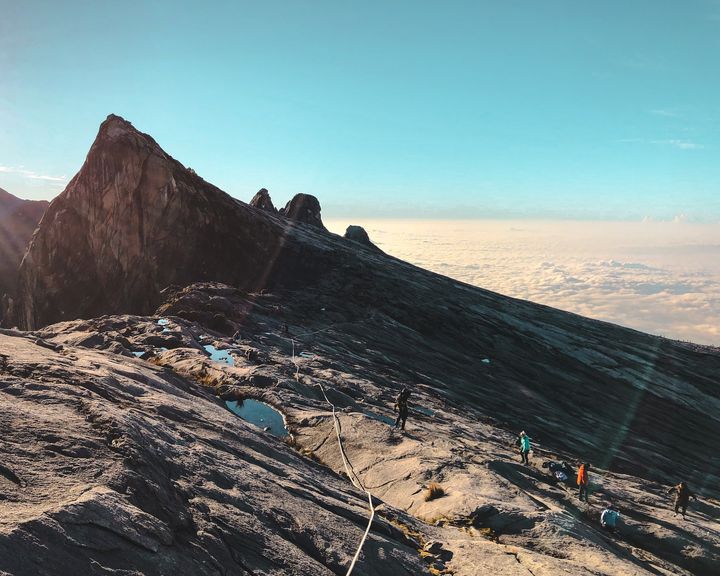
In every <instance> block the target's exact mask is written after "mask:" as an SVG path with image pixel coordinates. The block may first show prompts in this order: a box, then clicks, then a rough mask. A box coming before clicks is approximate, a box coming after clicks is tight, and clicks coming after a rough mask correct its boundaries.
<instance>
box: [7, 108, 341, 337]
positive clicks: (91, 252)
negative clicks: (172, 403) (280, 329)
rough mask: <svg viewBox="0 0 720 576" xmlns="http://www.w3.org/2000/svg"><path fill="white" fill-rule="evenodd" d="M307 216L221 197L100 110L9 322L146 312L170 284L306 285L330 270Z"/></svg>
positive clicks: (27, 267)
mask: <svg viewBox="0 0 720 576" xmlns="http://www.w3.org/2000/svg"><path fill="white" fill-rule="evenodd" d="M308 198H310V197H308ZM293 206H297V210H296V209H293V210H292V213H293V214H294V215H295V217H296V218H298V219H303V218H304V220H303V221H310V220H311V218H310V214H313V215H317V216H318V218H319V206H318V205H317V201H315V202H311V201H309V200H307V199H306V200H303V201H298V202H296V203H295V204H293ZM311 223H313V222H311ZM316 224H317V222H314V225H313V226H302V227H298V226H293V225H291V224H290V223H289V222H287V220H285V219H282V218H278V217H274V216H273V215H272V214H270V213H265V212H261V211H258V210H254V209H252V208H250V207H249V206H248V205H247V204H244V203H242V202H240V201H238V200H235V199H233V198H231V197H230V196H228V195H227V194H225V193H224V192H222V191H221V190H219V189H218V188H216V187H215V186H213V185H211V184H209V183H207V182H205V181H204V180H203V179H202V178H200V177H199V176H198V175H197V174H196V173H195V172H194V171H192V170H188V169H186V168H185V167H184V166H183V165H181V164H180V163H179V162H177V161H176V160H174V159H173V158H171V157H170V156H169V155H168V154H166V153H165V152H164V151H163V150H162V149H161V148H160V146H158V144H157V143H156V142H155V140H153V139H152V138H151V137H150V136H148V135H146V134H143V133H141V132H139V131H138V130H136V129H135V128H134V127H133V126H132V125H131V124H130V123H129V122H127V121H125V120H124V119H122V118H120V117H118V116H113V115H111V116H109V117H108V119H107V120H106V121H105V122H103V124H102V125H101V127H100V131H99V133H98V135H97V138H96V140H95V142H94V143H93V145H92V147H91V149H90V152H89V154H88V156H87V159H86V160H85V163H84V165H83V167H82V169H81V170H80V172H79V173H78V174H77V175H76V176H75V177H74V178H73V179H72V181H71V182H70V183H69V184H68V186H67V188H66V189H65V191H64V192H63V193H62V194H60V195H59V196H58V197H57V198H56V199H55V200H53V202H52V203H51V204H50V207H49V208H48V210H47V213H46V217H45V218H44V219H43V223H42V225H41V226H40V228H39V229H38V232H37V234H36V235H35V237H34V239H33V241H32V242H31V244H30V247H29V249H28V252H27V255H26V257H25V259H24V261H23V263H22V266H21V268H20V280H19V290H18V292H19V302H18V304H17V306H16V313H15V318H14V319H13V320H14V321H15V322H16V323H17V324H18V325H19V326H21V327H25V328H33V327H37V326H43V325H47V324H49V323H53V322H57V321H60V320H64V319H72V318H78V317H82V318H89V317H92V316H97V315H100V314H104V313H108V312H115V313H117V312H135V313H149V312H151V311H152V310H154V309H155V307H156V306H157V305H158V303H159V302H160V291H161V290H163V289H164V288H165V287H167V286H168V285H171V284H177V285H180V286H184V285H186V284H188V283H190V282H195V281H203V280H218V281H223V282H226V283H228V284H232V285H235V286H239V287H242V288H244V289H248V290H256V289H258V290H259V289H261V288H266V287H271V286H274V285H277V284H288V285H292V284H296V285H297V284H299V283H303V282H308V281H311V280H312V279H313V278H314V277H316V276H317V275H319V274H321V273H322V272H323V271H326V270H328V269H330V268H332V263H329V262H327V261H325V260H326V259H324V258H323V254H326V253H327V249H325V248H324V247H322V246H319V245H318V242H317V241H316V239H315V238H314V236H316V234H315V233H314V231H315V230H316V227H315V225H316Z"/></svg>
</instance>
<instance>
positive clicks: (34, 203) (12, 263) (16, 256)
mask: <svg viewBox="0 0 720 576" xmlns="http://www.w3.org/2000/svg"><path fill="white" fill-rule="evenodd" d="M48 205H49V203H48V202H45V201H44V200H22V199H20V198H16V197H15V196H13V195H12V194H10V193H9V192H6V191H5V190H3V189H1V188H0V298H2V296H3V294H7V296H8V297H13V296H14V295H15V290H16V288H17V275H18V266H20V261H21V260H22V257H23V255H24V254H25V251H26V250H27V247H28V243H29V242H30V238H31V237H32V234H33V232H34V231H35V229H36V228H37V226H38V224H39V223H40V219H41V218H42V215H43V214H44V213H45V210H46V209H47V207H48ZM2 308H3V307H2V306H0V320H2V317H3V310H2Z"/></svg>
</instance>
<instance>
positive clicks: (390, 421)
mask: <svg viewBox="0 0 720 576" xmlns="http://www.w3.org/2000/svg"><path fill="white" fill-rule="evenodd" d="M363 414H365V416H367V417H368V418H372V419H373V420H377V421H378V422H384V423H385V424H389V425H390V426H393V425H394V424H395V419H394V418H390V416H385V415H384V414H375V412H363Z"/></svg>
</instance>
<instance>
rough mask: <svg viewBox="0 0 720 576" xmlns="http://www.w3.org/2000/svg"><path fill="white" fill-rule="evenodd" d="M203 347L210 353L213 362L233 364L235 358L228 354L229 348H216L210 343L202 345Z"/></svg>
mask: <svg viewBox="0 0 720 576" xmlns="http://www.w3.org/2000/svg"><path fill="white" fill-rule="evenodd" d="M203 348H205V351H206V352H207V353H208V354H210V360H213V361H214V362H222V363H223V364H229V365H230V366H235V360H234V359H233V357H232V356H230V350H218V349H217V348H215V346H213V345H212V344H208V345H207V346H203Z"/></svg>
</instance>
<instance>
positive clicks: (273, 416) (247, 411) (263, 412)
mask: <svg viewBox="0 0 720 576" xmlns="http://www.w3.org/2000/svg"><path fill="white" fill-rule="evenodd" d="M225 405H226V406H227V407H228V408H229V409H230V410H231V411H232V412H234V413H235V414H237V415H238V416H240V418H242V419H243V420H245V421H247V422H250V423H251V424H254V425H255V426H257V427H258V428H262V429H263V430H266V431H267V432H270V434H272V435H273V436H278V437H279V438H283V437H285V436H287V435H288V429H287V428H286V427H285V421H284V420H283V417H282V414H280V412H278V411H277V410H275V408H273V407H272V406H269V405H268V404H264V403H263V402H258V401H257V400H245V401H244V402H243V403H242V404H240V405H239V406H238V403H237V401H236V400H228V401H227V402H225Z"/></svg>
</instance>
